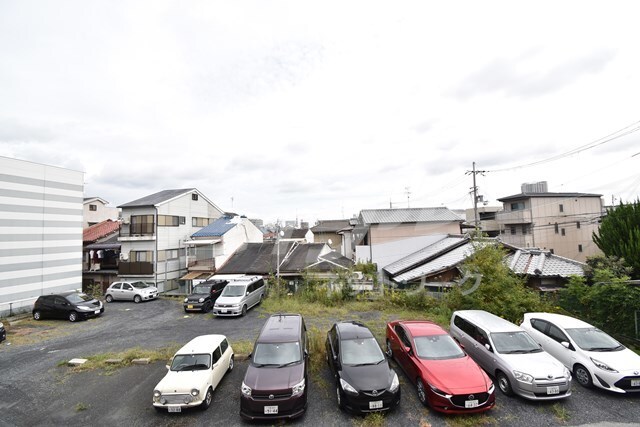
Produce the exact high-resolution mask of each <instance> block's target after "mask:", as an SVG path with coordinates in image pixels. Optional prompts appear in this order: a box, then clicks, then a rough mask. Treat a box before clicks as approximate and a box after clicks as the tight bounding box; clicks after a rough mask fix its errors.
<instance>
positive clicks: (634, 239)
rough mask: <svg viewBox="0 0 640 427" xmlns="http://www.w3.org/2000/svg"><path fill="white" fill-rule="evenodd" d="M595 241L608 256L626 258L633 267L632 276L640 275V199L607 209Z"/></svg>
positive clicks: (594, 234) (637, 276) (595, 235)
mask: <svg viewBox="0 0 640 427" xmlns="http://www.w3.org/2000/svg"><path fill="white" fill-rule="evenodd" d="M593 241H594V242H595V244H596V245H597V246H598V247H599V248H600V250H602V252H604V254H605V255H607V256H616V257H619V258H622V259H624V260H626V262H627V263H628V264H629V266H631V267H632V268H633V273H632V277H633V278H639V277H640V200H638V199H636V201H635V203H631V204H624V203H623V202H620V205H619V206H617V207H615V208H610V209H607V215H606V216H605V217H604V218H603V219H602V223H601V224H600V229H599V230H598V233H597V234H596V233H595V232H594V233H593Z"/></svg>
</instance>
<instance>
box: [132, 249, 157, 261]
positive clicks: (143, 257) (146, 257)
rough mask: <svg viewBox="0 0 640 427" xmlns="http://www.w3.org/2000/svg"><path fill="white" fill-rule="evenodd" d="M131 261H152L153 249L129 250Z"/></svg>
mask: <svg viewBox="0 0 640 427" xmlns="http://www.w3.org/2000/svg"><path fill="white" fill-rule="evenodd" d="M129 261H131V262H153V251H131V252H129Z"/></svg>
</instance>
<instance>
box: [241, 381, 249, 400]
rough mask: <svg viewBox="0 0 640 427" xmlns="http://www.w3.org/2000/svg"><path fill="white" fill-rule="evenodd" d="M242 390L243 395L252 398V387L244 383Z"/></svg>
mask: <svg viewBox="0 0 640 427" xmlns="http://www.w3.org/2000/svg"><path fill="white" fill-rule="evenodd" d="M240 390H241V391H242V394H244V395H245V396H247V397H251V387H249V386H248V385H246V384H245V383H244V381H243V382H242V387H241V388H240Z"/></svg>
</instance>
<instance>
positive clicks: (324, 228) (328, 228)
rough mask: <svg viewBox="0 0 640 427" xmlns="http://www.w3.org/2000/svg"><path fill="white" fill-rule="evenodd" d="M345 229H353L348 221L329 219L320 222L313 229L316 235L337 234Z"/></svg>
mask: <svg viewBox="0 0 640 427" xmlns="http://www.w3.org/2000/svg"><path fill="white" fill-rule="evenodd" d="M343 228H351V225H350V224H349V220H348V219H327V220H320V221H318V223H317V224H316V225H314V226H313V227H311V231H313V232H314V233H335V232H337V231H340V230H342V229H343Z"/></svg>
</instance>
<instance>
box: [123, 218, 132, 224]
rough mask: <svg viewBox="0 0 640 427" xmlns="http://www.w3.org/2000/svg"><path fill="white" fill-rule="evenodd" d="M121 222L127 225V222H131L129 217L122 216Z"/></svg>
mask: <svg viewBox="0 0 640 427" xmlns="http://www.w3.org/2000/svg"><path fill="white" fill-rule="evenodd" d="M122 223H123V224H124V225H129V224H131V220H130V219H129V218H123V219H122Z"/></svg>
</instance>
